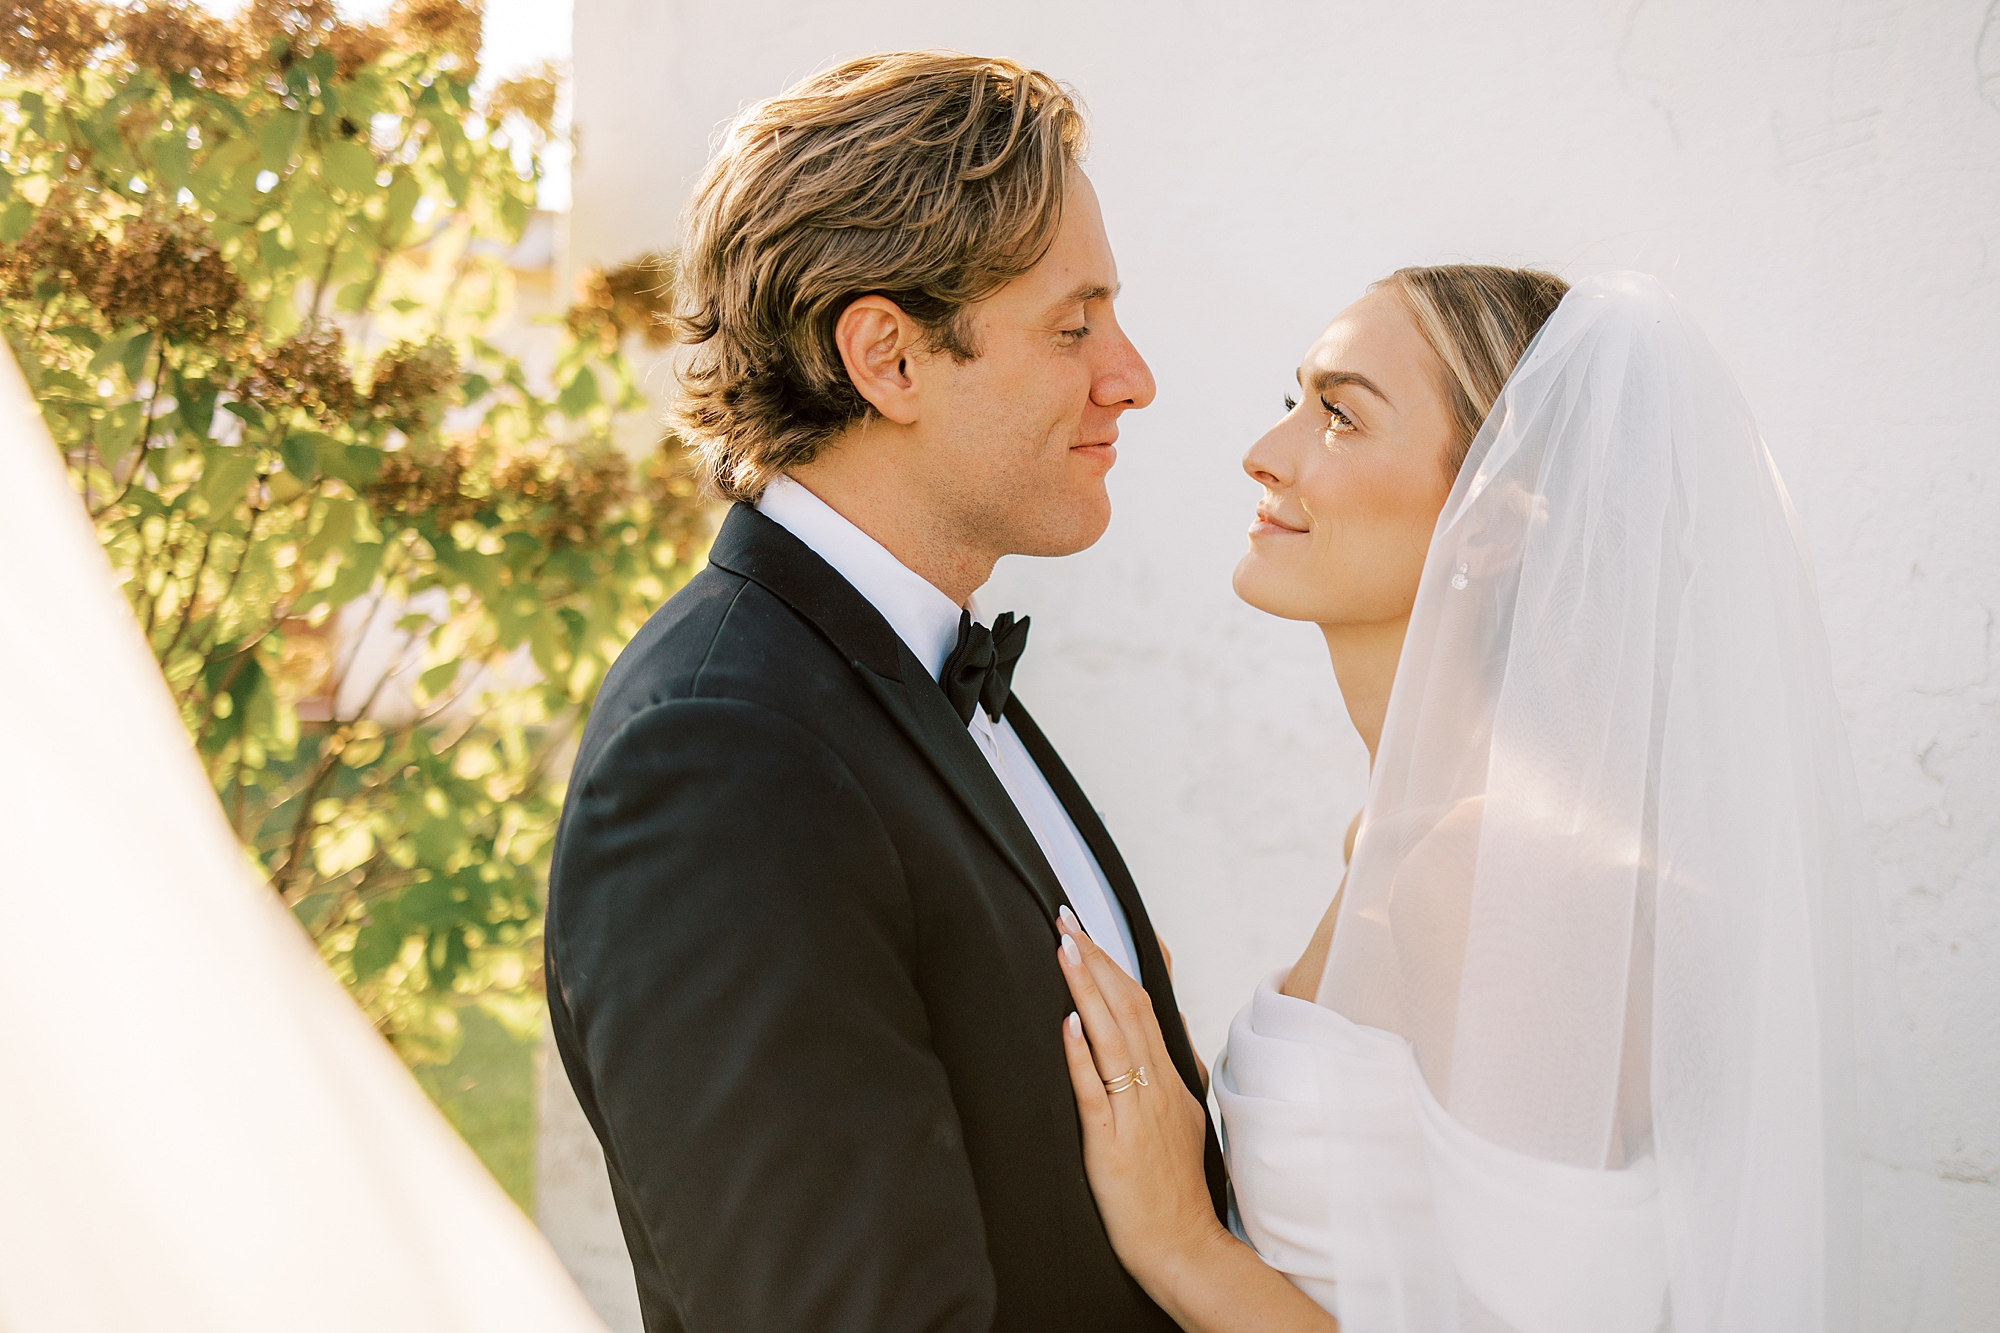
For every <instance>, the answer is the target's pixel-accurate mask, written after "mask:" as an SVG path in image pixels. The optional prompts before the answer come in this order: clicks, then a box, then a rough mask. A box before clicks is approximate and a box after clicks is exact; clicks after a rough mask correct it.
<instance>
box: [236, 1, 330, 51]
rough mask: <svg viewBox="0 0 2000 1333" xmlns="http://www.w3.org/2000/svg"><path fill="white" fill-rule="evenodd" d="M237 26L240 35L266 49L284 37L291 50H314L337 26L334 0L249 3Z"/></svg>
mask: <svg viewBox="0 0 2000 1333" xmlns="http://www.w3.org/2000/svg"><path fill="white" fill-rule="evenodd" d="M237 22H238V23H241V24H242V25H243V31H244V32H246V33H248V34H250V36H252V37H255V38H257V39H259V43H260V45H264V46H268V45H269V44H270V43H271V41H272V40H273V39H275V38H279V37H283V38H284V39H285V40H286V41H288V42H290V43H291V45H292V46H293V48H294V49H297V48H302V47H309V46H317V45H319V43H320V41H321V39H322V38H324V37H326V36H327V34H329V33H331V32H332V31H333V30H334V29H336V28H338V27H339V26H340V16H339V15H338V14H336V13H335V12H334V8H333V0H250V3H249V4H246V5H245V6H243V12H242V13H241V14H240V15H239V16H238V18H237Z"/></svg>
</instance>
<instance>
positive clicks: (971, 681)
mask: <svg viewBox="0 0 2000 1333" xmlns="http://www.w3.org/2000/svg"><path fill="white" fill-rule="evenodd" d="M1027 649H1028V617H1026V616H1022V617H1021V618H1020V619H1019V620H1015V619H1014V613H1013V612H1012V611H1008V612H1004V613H1003V614H1002V615H1001V616H1000V618H999V619H998V620H995V621H994V622H993V628H992V629H988V628H986V626H984V625H975V624H973V623H972V612H970V611H961V612H959V613H958V646H957V647H956V648H954V649H952V650H951V656H950V657H947V658H945V659H944V673H943V675H942V676H940V677H939V678H938V684H940V685H942V686H944V697H945V698H947V699H949V700H951V706H952V707H953V708H955V709H957V710H958V720H959V721H961V722H964V723H966V724H968V725H970V724H971V722H972V710H973V709H974V708H978V707H981V706H982V705H983V706H984V707H985V709H986V716H988V717H990V718H992V719H993V720H994V721H995V722H998V721H999V720H1000V710H1001V709H1003V708H1005V707H1006V706H1007V697H1008V696H1009V695H1010V694H1012V693H1013V691H1014V664H1015V663H1016V662H1019V661H1020V660H1021V654H1022V653H1024V652H1026V651H1027Z"/></svg>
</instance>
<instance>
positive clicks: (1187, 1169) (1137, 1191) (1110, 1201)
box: [1057, 908, 1228, 1299]
mask: <svg viewBox="0 0 2000 1333" xmlns="http://www.w3.org/2000/svg"><path fill="white" fill-rule="evenodd" d="M1061 924H1062V933H1063V942H1062V947H1061V948H1060V949H1058V950H1057V961H1058V963H1059V965H1060V966H1061V968H1062V972H1063V977H1064V979H1065V980H1067V981H1068V982H1069V991H1070V995H1071V996H1072V997H1073V998H1074V999H1075V1001H1076V1013H1074V1014H1072V1015H1071V1016H1070V1017H1069V1018H1067V1019H1065V1020H1064V1022H1063V1052H1064V1054H1065V1055H1067V1056H1068V1058H1069V1073H1070V1082H1071V1084H1072V1086H1073V1087H1074V1088H1075V1090H1076V1106H1077V1114H1078V1117H1079V1119H1081V1121H1082V1122H1083V1161H1084V1166H1085V1169H1086V1170H1087V1171H1088V1172H1089V1175H1090V1188H1091V1192H1092V1193H1094V1194H1095V1195H1096V1196H1097V1207H1098V1211H1099V1212H1100V1213H1101V1214H1102V1215H1103V1218H1104V1229H1105V1231H1106V1232H1107V1233H1108V1234H1109V1236H1110V1238H1111V1246H1112V1248H1113V1249H1114V1250H1116V1251H1117V1254H1118V1258H1119V1260H1120V1261H1121V1262H1122V1263H1124V1265H1125V1267H1126V1269H1127V1270H1128V1271H1130V1272H1131V1274H1132V1276H1134V1277H1135V1278H1137V1279H1138V1280H1139V1282H1140V1284H1141V1285H1142V1286H1145V1287H1146V1288H1147V1289H1148V1290H1149V1291H1151V1290H1155V1289H1156V1284H1159V1283H1163V1282H1165V1281H1167V1280H1168V1279H1169V1278H1170V1277H1171V1275H1172V1274H1173V1272H1174V1270H1175V1269H1176V1268H1179V1267H1182V1266H1184V1265H1185V1264H1186V1263H1187V1262H1188V1261H1189V1260H1191V1259H1192V1258H1193V1257H1194V1256H1195V1255H1196V1254H1197V1253H1198V1252H1199V1251H1201V1250H1203V1249H1204V1248H1205V1247H1208V1246H1211V1245H1213V1244H1214V1242H1215V1241H1217V1240H1218V1239H1225V1238H1227V1235H1228V1233H1227V1232H1225V1231H1223V1229H1222V1225H1221V1223H1219V1222H1217V1221H1216V1218H1215V1207H1214V1205H1213V1203H1212V1202H1211V1201H1210V1199H1209V1194H1208V1182H1207V1179H1206V1178H1205V1177H1204V1175H1203V1173H1202V1148H1203V1144H1204V1142H1205V1139H1206V1135H1207V1132H1208V1117H1207V1116H1206V1115H1205V1114H1204V1113H1203V1111H1202V1108H1201V1104H1200V1103H1199V1102H1197V1101H1196V1100H1195V1099H1194V1097H1193V1096H1192V1095H1190V1094H1189V1092H1188V1089H1187V1084H1186V1083H1184V1082H1183V1081H1182V1080H1181V1076H1180V1074H1179V1073H1178V1072H1176V1071H1175V1069H1174V1065H1173V1061H1172V1059H1171V1058H1169V1056H1168V1055H1167V1045H1166V1042H1165V1041H1164V1040H1163V1039H1162V1038H1161V1036H1160V1024H1159V1020H1158V1019H1157V1018H1156V1017H1155V1016H1154V1014H1153V1002H1152V998H1151V997H1150V996H1148V995H1147V994H1146V991H1145V988H1144V987H1142V986H1140V985H1139V984H1138V983H1137V982H1135V981H1133V980H1132V978H1130V977H1128V976H1126V975H1125V972H1124V970H1123V969H1122V968H1120V967H1119V966H1118V964H1116V963H1114V962H1112V961H1111V959H1110V958H1109V957H1107V956H1106V955H1105V953H1104V952H1103V950H1101V949H1099V948H1098V947H1097V946H1096V945H1095V944H1092V943H1091V942H1090V937H1089V936H1087V935H1085V934H1084V933H1083V930H1082V928H1081V927H1080V926H1079V925H1078V924H1077V921H1076V918H1075V917H1074V916H1073V915H1071V914H1070V912H1069V910H1068V909H1067V908H1065V909H1063V913H1062V923H1061ZM1079 1019H1080V1020H1081V1021H1080V1022H1079ZM1140 1070H1143V1071H1144V1078H1145V1080H1146V1081H1145V1083H1143V1084H1140V1083H1138V1082H1137V1081H1136V1073H1137V1071H1140ZM1128 1072H1129V1073H1132V1074H1133V1075H1135V1077H1131V1078H1125V1077H1124V1076H1126V1075H1128ZM1107 1084H1111V1085H1114V1086H1124V1085H1125V1084H1129V1086H1125V1087H1124V1090H1123V1091H1120V1092H1111V1091H1108V1090H1107V1086H1106V1085H1107ZM1156 1299H1157V1297H1156Z"/></svg>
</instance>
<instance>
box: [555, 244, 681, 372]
mask: <svg viewBox="0 0 2000 1333" xmlns="http://www.w3.org/2000/svg"><path fill="white" fill-rule="evenodd" d="M673 272H674V270H673V261H672V260H671V259H669V258H668V257H667V256H665V255H663V254H660V253H659V252H658V251H648V252H647V253H645V254H643V255H640V256H639V257H638V258H637V259H634V260H632V261H630V262H629V263H624V264H620V265H619V266H618V267H616V268H612V269H595V268H593V269H586V270H585V271H584V272H583V274H582V275H581V276H580V277H579V278H578V279H577V300H576V304H575V305H573V306H571V307H570V308H569V312H568V313H567V314H566V315H565V316H564V317H563V318H564V322H566V323H567V324H568V325H569V330H570V332H571V333H573V334H575V335H576V337H577V339H578V341H582V342H587V341H589V340H591V339H592V338H595V339H597V340H598V343H599V345H600V346H601V347H603V349H604V350H605V351H606V352H610V351H611V350H612V349H614V348H616V347H617V346H618V344H619V343H620V342H621V341H623V340H624V339H625V337H626V336H627V335H629V334H635V333H636V334H638V335H640V336H641V337H643V338H644V339H645V340H646V346H648V347H670V346H672V345H673V341H674V339H673V333H672V331H671V330H670V329H669V328H668V327H667V322H666V321H667V316H668V315H669V314H670V313H671V311H672V309H673V280H674V279H673Z"/></svg>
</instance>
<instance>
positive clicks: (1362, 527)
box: [1235, 292, 1452, 627]
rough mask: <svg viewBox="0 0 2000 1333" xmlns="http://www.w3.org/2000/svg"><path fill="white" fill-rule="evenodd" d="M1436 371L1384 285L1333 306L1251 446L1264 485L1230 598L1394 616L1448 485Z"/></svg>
mask: <svg viewBox="0 0 2000 1333" xmlns="http://www.w3.org/2000/svg"><path fill="white" fill-rule="evenodd" d="M1442 376H1443V368H1442V367H1441V366H1440V365H1439V363H1438V360H1437V357H1436V355H1435V354H1434V353H1433V352H1432V351H1431V349H1430V345H1429V344H1428V343H1426V342H1425V341H1424V337H1423V334H1421V333H1419V332H1418V331H1417V326H1416V324H1415V322H1414V321H1412V320H1411V318H1410V317H1409V315H1408V314H1407V313H1405V311H1404V309H1403V305H1402V303H1401V302H1400V301H1398V300H1397V299H1396V297H1395V296H1394V295H1392V294H1391V293H1389V292H1371V293H1369V294H1368V295H1367V296H1364V297H1362V298H1361V299H1360V300H1359V301H1356V302H1355V303H1354V304H1353V305H1351V306H1349V307H1348V308H1347V309H1345V310H1343V311H1341V312H1340V314H1339V315H1338V316H1337V317H1336V318H1335V319H1334V321H1333V323H1331V324H1329V325H1327V326H1326V331H1325V332H1324V333H1322V334H1320V335H1319V338H1318V339H1317V340H1316V341H1315V342H1314V343H1313V345H1312V346H1311V347H1310V348H1309V349H1308V350H1307V351H1306V356H1305V360H1304V361H1303V362H1302V363H1301V364H1300V366H1299V371H1298V380H1299V393H1298V397H1297V400H1296V402H1292V400H1290V399H1288V400H1287V401H1288V403H1289V404H1290V410H1289V411H1288V412H1287V413H1286V415H1285V417H1284V419H1283V420H1282V421H1280V422H1278V424H1277V425H1275V426H1273V427H1272V428H1271V429H1270V430H1269V431H1268V432H1266V434H1265V435H1264V438H1262V439H1260V440H1258V441H1257V443H1255V444H1254V445H1252V446H1250V452H1249V453H1247V454H1245V455H1244V457H1243V468H1244V470H1245V471H1246V472H1248V473H1249V474H1250V475H1251V476H1252V477H1254V478H1255V479H1256V480H1257V482H1258V484H1259V485H1261V486H1263V488H1264V497H1263V499H1262V500H1261V501H1259V502H1258V505H1257V518H1256V521H1255V522H1254V523H1252V524H1251V525H1250V550H1249V552H1248V553H1247V554H1246V555H1244V557H1243V560H1242V562H1241V563H1240V564H1238V565H1237V566H1236V580H1235V582H1236V595H1237V596H1239V597H1241V598H1242V599H1243V600H1244V601H1246V602H1248V603H1250V605H1252V606H1254V607H1256V608H1257V609H1258V610H1260V611H1268V612H1270V613H1271V614H1272V615H1274V616H1283V617H1285V618H1286V619H1288V620H1310V621H1313V622H1315V623H1317V624H1320V625H1326V626H1329V627H1332V626H1362V625H1388V624H1393V623H1395V622H1398V621H1400V620H1402V619H1404V618H1406V617H1407V616H1408V615H1409V614H1410V607H1411V605H1412V604H1413V603H1414V602H1415V601H1416V596H1417V580H1418V577H1419V576H1420V575H1421V574H1422V572H1423V567H1424V553H1425V550H1426V549H1427V548H1428V547H1429V545H1430V538H1431V529H1432V528H1434V527H1435V526H1436V525H1437V517H1438V511H1439V510H1440V509H1442V508H1443V507H1444V501H1445V496H1446V495H1447V494H1448V493H1449V491H1450V490H1451V478H1450V476H1449V475H1448V473H1447V470H1446V469H1447V466H1448V464H1447V461H1446V460H1447V458H1448V451H1449V449H1450V446H1451V442H1452V418H1451V408H1450V405H1449V404H1448V403H1447V402H1446V399H1445V395H1444V392H1443V388H1442V385H1443V378H1442Z"/></svg>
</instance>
